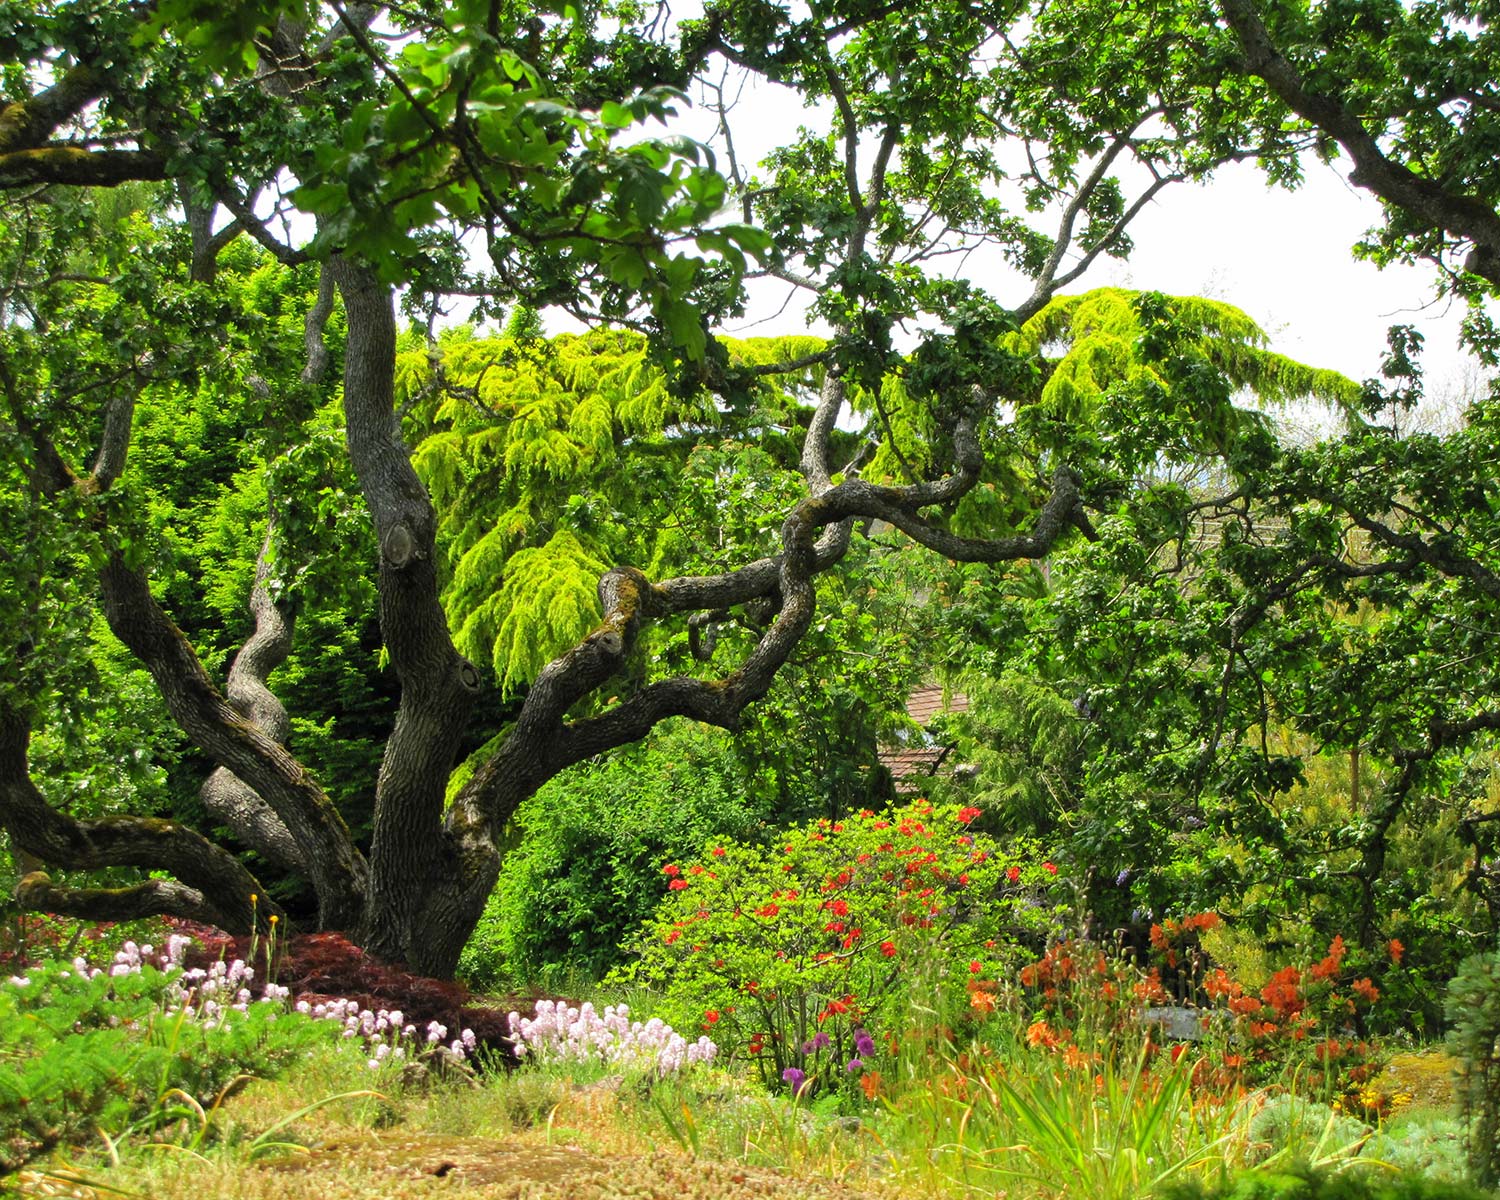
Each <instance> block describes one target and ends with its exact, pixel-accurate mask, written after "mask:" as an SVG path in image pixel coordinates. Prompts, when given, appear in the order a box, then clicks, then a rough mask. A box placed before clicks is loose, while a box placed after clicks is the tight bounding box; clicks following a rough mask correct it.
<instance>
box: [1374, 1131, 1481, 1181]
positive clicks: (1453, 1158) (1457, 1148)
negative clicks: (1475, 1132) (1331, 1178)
mask: <svg viewBox="0 0 1500 1200" xmlns="http://www.w3.org/2000/svg"><path fill="white" fill-rule="evenodd" d="M1465 1133H1466V1130H1465V1128H1464V1125H1463V1122H1462V1121H1456V1120H1454V1119H1453V1118H1452V1117H1433V1118H1428V1119H1426V1120H1422V1121H1410V1122H1406V1123H1404V1124H1402V1125H1401V1126H1399V1127H1392V1128H1386V1129H1380V1130H1377V1131H1376V1133H1375V1136H1374V1137H1372V1138H1371V1139H1370V1140H1369V1141H1368V1142H1366V1143H1365V1147H1364V1149H1363V1150H1362V1151H1361V1152H1360V1157H1361V1158H1365V1159H1369V1160H1371V1161H1372V1162H1377V1163H1383V1164H1385V1165H1386V1166H1389V1167H1393V1168H1395V1169H1396V1170H1397V1171H1401V1172H1404V1173H1406V1174H1409V1175H1425V1176H1426V1177H1427V1178H1429V1179H1440V1180H1443V1181H1445V1182H1449V1183H1462V1182H1464V1180H1465V1178H1466V1177H1467V1173H1468V1172H1467V1168H1468V1161H1467V1157H1468V1144H1467V1139H1466V1137H1465V1136H1464V1135H1465Z"/></svg>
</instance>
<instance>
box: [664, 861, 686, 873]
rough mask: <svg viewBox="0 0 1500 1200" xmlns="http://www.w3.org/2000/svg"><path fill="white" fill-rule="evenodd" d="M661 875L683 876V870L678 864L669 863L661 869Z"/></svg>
mask: <svg viewBox="0 0 1500 1200" xmlns="http://www.w3.org/2000/svg"><path fill="white" fill-rule="evenodd" d="M661 873H662V874H663V875H681V874H682V868H681V867H679V866H678V865H677V864H676V863H668V864H667V865H666V866H664V867H663V868H662V869H661Z"/></svg>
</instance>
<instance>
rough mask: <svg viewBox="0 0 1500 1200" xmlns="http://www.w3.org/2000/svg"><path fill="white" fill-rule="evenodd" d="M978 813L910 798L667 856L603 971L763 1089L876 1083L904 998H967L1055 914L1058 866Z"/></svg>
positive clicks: (870, 1092)
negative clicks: (654, 896)
mask: <svg viewBox="0 0 1500 1200" xmlns="http://www.w3.org/2000/svg"><path fill="white" fill-rule="evenodd" d="M978 814H979V810H978V809H977V808H959V807H958V806H956V805H943V806H935V805H932V804H930V803H928V802H926V801H918V802H916V803H914V804H912V805H909V806H907V807H905V808H901V809H898V810H895V811H893V812H891V813H889V814H877V813H873V812H870V811H868V810H866V811H862V812H859V813H857V814H855V815H853V816H850V817H849V818H847V819H846V820H843V821H828V820H822V821H815V822H812V823H810V824H808V825H805V826H803V827H801V828H798V829H794V830H792V831H791V832H789V833H786V834H784V835H783V838H782V840H781V842H780V843H779V844H778V845H776V846H773V847H769V848H766V847H761V846H754V845H740V844H736V843H731V842H725V843H724V844H722V845H716V846H711V847H710V848H709V849H708V851H707V852H706V853H705V854H704V855H703V858H702V861H700V862H696V863H676V862H672V863H666V864H665V865H664V866H663V868H662V875H663V880H664V882H665V884H666V888H665V896H664V897H663V900H662V904H661V907H660V908H659V909H658V910H657V914H656V916H655V918H654V919H653V920H652V921H651V922H650V923H648V925H647V927H646V930H645V932H644V934H643V936H642V940H641V942H640V944H639V959H638V961H637V962H636V963H635V964H634V965H633V966H632V967H631V968H628V969H627V970H625V971H623V972H619V973H617V975H616V977H615V978H616V980H629V981H631V982H633V983H636V984H639V985H644V986H646V987H647V988H649V989H651V990H653V991H654V992H656V993H657V995H658V996H659V998H660V1000H659V1002H660V1004H661V1006H662V1011H664V1012H665V1013H666V1014H667V1015H668V1016H669V1017H670V1019H671V1020H672V1021H674V1022H675V1023H676V1024H678V1025H679V1026H680V1027H681V1026H687V1027H691V1026H697V1027H698V1028H699V1029H701V1030H703V1031H704V1032H705V1033H707V1032H712V1034H713V1036H714V1038H715V1040H716V1041H717V1042H718V1043H719V1045H720V1046H721V1047H723V1048H724V1049H725V1050H727V1051H729V1052H731V1053H732V1054H733V1055H735V1056H737V1057H740V1058H742V1059H749V1060H750V1061H752V1062H754V1063H755V1064H756V1066H757V1069H758V1071H759V1073H760V1075H761V1077H762V1079H763V1080H764V1081H765V1082H766V1083H767V1084H769V1085H770V1086H772V1087H773V1088H779V1089H781V1090H785V1091H787V1092H790V1093H793V1094H796V1095H804V1096H805V1095H812V1094H814V1093H817V1092H822V1091H826V1090H830V1089H834V1090H840V1091H844V1092H847V1093H848V1094H850V1095H851V1096H855V1097H857V1096H858V1094H859V1093H860V1092H863V1093H864V1094H865V1095H867V1096H870V1097H873V1096H874V1095H876V1094H877V1091H878V1081H875V1080H873V1078H872V1077H873V1075H874V1073H877V1072H879V1071H881V1070H882V1069H884V1070H887V1071H888V1070H889V1069H890V1065H891V1063H892V1061H893V1058H892V1055H893V1052H894V1051H895V1050H896V1048H897V1047H898V1046H899V1044H900V1041H901V1038H902V1037H903V1036H904V1035H903V1028H904V1024H903V1023H904V1020H905V1016H906V1014H908V1013H909V1012H910V1011H911V1010H912V1008H913V1006H914V1005H915V1006H923V1005H925V1006H928V1007H934V1006H938V1001H939V998H940V996H942V995H945V994H947V995H952V996H957V997H960V998H961V997H963V996H964V995H965V993H966V991H967V989H968V987H969V984H970V983H971V981H973V980H975V979H978V978H995V977H996V976H997V975H998V974H999V973H1000V972H1001V971H1002V970H1004V969H1006V968H1008V967H1009V966H1011V965H1013V964H1014V962H1015V961H1016V959H1017V956H1018V954H1019V953H1020V951H1019V950H1018V940H1019V939H1021V938H1030V939H1034V940H1035V941H1037V942H1042V941H1045V940H1046V938H1047V936H1048V935H1049V933H1051V932H1052V931H1053V929H1054V926H1055V925H1056V924H1057V923H1059V922H1060V921H1061V920H1062V919H1063V909H1062V908H1061V905H1060V904H1059V903H1058V897H1057V896H1054V895H1053V892H1054V889H1056V888H1057V887H1058V886H1059V880H1058V868H1057V867H1056V866H1055V865H1054V864H1053V863H1051V862H1048V861H1044V858H1043V856H1042V855H1041V854H1039V853H1036V852H1035V850H1034V848H1032V847H1027V846H1019V847H1014V846H1013V847H1006V848H1002V847H1001V846H1000V845H999V844H998V843H996V842H995V841H994V840H993V839H991V838H989V837H986V836H985V835H983V834H977V833H973V832H971V831H970V828H969V823H970V822H971V821H972V820H973V819H974V817H976V816H977V815H978ZM1059 895H1060V894H1059Z"/></svg>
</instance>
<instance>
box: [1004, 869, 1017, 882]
mask: <svg viewBox="0 0 1500 1200" xmlns="http://www.w3.org/2000/svg"><path fill="white" fill-rule="evenodd" d="M1005 878H1006V879H1008V880H1010V881H1011V883H1015V882H1016V880H1018V879H1020V878H1021V868H1020V867H1010V868H1009V869H1007V870H1006V872H1005Z"/></svg>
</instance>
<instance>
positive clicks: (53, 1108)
mask: <svg viewBox="0 0 1500 1200" xmlns="http://www.w3.org/2000/svg"><path fill="white" fill-rule="evenodd" d="M186 941H187V939H185V938H179V937H176V936H175V935H174V936H173V937H172V938H171V939H169V944H168V947H167V949H166V951H165V953H163V954H161V955H160V956H159V957H157V956H156V955H155V951H154V948H153V947H152V946H150V945H145V946H137V945H136V944H135V943H134V942H127V943H125V945H124V947H123V948H122V949H121V950H120V951H119V952H118V953H117V954H116V955H115V959H114V961H113V962H112V963H111V964H110V965H109V966H108V967H92V966H90V965H89V964H88V962H87V961H85V960H84V959H83V958H75V959H74V960H73V961H72V962H60V961H56V960H48V961H42V962H37V963H34V964H32V965H31V966H29V967H27V968H26V969H25V971H24V973H23V974H19V975H12V976H10V977H9V978H8V979H5V980H0V1171H9V1170H14V1169H16V1168H17V1167H19V1166H20V1165H21V1164H23V1163H25V1162H27V1161H29V1160H30V1159H32V1158H34V1157H36V1156H37V1155H39V1154H41V1153H45V1152H46V1151H47V1150H49V1149H51V1148H52V1147H54V1146H57V1145H60V1144H64V1143H67V1142H70V1141H76V1140H78V1139H79V1138H81V1137H85V1136H92V1135H93V1133H94V1131H95V1130H102V1131H104V1132H105V1133H113V1134H114V1135H116V1136H118V1135H119V1134H121V1133H122V1132H124V1131H126V1130H128V1129H131V1128H132V1127H136V1126H138V1125H139V1123H140V1122H142V1121H143V1120H145V1121H147V1123H149V1121H150V1118H151V1114H152V1113H153V1112H162V1113H165V1112H167V1111H169V1110H170V1109H171V1106H170V1105H167V1104H164V1100H165V1099H166V1098H167V1097H169V1096H178V1097H190V1098H191V1100H192V1101H193V1102H195V1103H197V1104H198V1105H201V1106H205V1107H207V1106H211V1105H213V1104H214V1103H215V1101H216V1100H217V1099H218V1098H219V1097H220V1096H221V1094H222V1093H223V1092H224V1091H225V1089H227V1088H229V1087H230V1086H231V1085H232V1084H233V1083H234V1082H235V1081H236V1080H237V1079H239V1078H240V1077H242V1076H246V1075H274V1074H276V1073H278V1072H279V1071H281V1070H282V1069H284V1068H285V1067H286V1066H288V1065H289V1064H291V1063H293V1062H295V1061H297V1060H298V1059H299V1058H300V1057H301V1055H302V1054H303V1053H305V1051H306V1049H307V1047H308V1046H309V1045H311V1044H312V1043H314V1042H319V1041H322V1042H326V1041H327V1040H328V1039H329V1037H330V1036H333V1037H337V1036H338V1035H337V1032H336V1031H335V1030H334V1029H333V1028H332V1027H331V1026H329V1025H327V1024H325V1023H320V1022H315V1021H312V1020H311V1019H309V1018H307V1017H304V1016H302V1015H300V1014H295V1013H288V1012H287V1011H286V1007H285V999H286V995H285V992H284V990H283V989H279V988H276V987H275V985H266V987H264V988H260V989H257V990H259V992H260V996H259V998H258V999H252V994H251V989H252V986H253V985H254V971H253V970H252V969H251V968H249V967H248V966H246V965H245V964H244V963H242V962H238V961H236V962H234V963H228V964H226V963H216V964H215V965H214V968H213V969H211V970H208V971H196V972H184V971H182V969H181V967H180V966H179V965H178V964H179V962H180V959H181V953H182V950H183V948H184V946H185V944H186Z"/></svg>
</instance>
